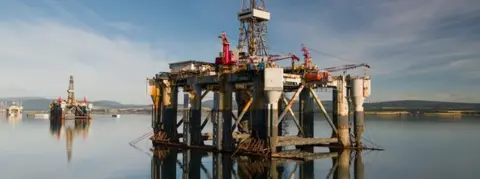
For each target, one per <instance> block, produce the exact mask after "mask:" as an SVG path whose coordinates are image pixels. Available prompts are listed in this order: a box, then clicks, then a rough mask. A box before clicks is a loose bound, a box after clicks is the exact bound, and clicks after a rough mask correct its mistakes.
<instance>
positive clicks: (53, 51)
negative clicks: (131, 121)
mask: <svg viewBox="0 0 480 179" xmlns="http://www.w3.org/2000/svg"><path fill="white" fill-rule="evenodd" d="M110 35H111V34H110ZM0 39H2V40H0V59H1V65H0V75H1V76H3V78H2V79H3V80H2V83H3V84H2V88H0V94H2V95H8V96H47V97H56V96H59V95H61V96H65V95H66V88H67V87H68V78H69V75H71V74H72V75H74V78H75V88H76V92H77V93H76V95H77V97H79V98H81V97H83V96H84V95H85V96H87V98H89V99H91V100H99V99H111V100H120V101H122V102H124V103H148V102H149V97H148V96H147V95H146V92H145V78H146V77H149V76H152V75H153V74H154V73H156V72H158V71H161V70H167V68H168V66H167V64H165V62H164V61H163V60H164V59H165V58H166V54H165V53H163V52H162V51H160V50H156V49H152V48H151V47H150V45H149V44H146V43H139V42H134V41H131V40H129V39H126V38H123V37H121V36H117V37H115V38H109V37H106V36H104V35H102V34H100V33H98V32H94V31H91V30H86V29H83V28H77V27H74V26H71V25H65V24H62V23H59V22H57V21H54V20H37V21H5V22H0ZM26 92H28V94H27V93H26Z"/></svg>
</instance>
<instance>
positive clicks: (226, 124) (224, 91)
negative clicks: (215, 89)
mask: <svg viewBox="0 0 480 179" xmlns="http://www.w3.org/2000/svg"><path fill="white" fill-rule="evenodd" d="M232 93H233V86H232V84H231V83H230V82H229V76H223V79H222V82H221V86H220V95H219V99H220V105H219V107H220V112H221V114H222V115H221V119H220V120H221V121H222V123H223V126H221V128H223V129H222V130H223V133H222V139H221V145H222V150H226V151H232V150H233V137H232Z"/></svg>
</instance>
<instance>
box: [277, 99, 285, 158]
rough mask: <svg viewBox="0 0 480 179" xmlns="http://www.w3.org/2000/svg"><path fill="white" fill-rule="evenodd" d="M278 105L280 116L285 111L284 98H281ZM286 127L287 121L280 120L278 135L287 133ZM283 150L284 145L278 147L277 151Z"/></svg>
mask: <svg viewBox="0 0 480 179" xmlns="http://www.w3.org/2000/svg"><path fill="white" fill-rule="evenodd" d="M277 105H278V107H277V108H278V116H280V114H282V112H283V101H282V99H280V100H279V101H278V104H277ZM286 127H287V125H286V121H283V122H279V124H278V136H283V135H285V133H286ZM282 150H283V147H277V152H281V151H282Z"/></svg>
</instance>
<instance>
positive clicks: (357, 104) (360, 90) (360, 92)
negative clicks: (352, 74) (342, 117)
mask: <svg viewBox="0 0 480 179" xmlns="http://www.w3.org/2000/svg"><path fill="white" fill-rule="evenodd" d="M350 84H351V85H350V86H351V88H350V89H351V92H350V94H351V98H352V102H353V105H354V108H355V113H354V116H353V119H354V121H353V122H354V126H355V127H354V133H355V141H356V143H355V144H356V147H357V148H361V147H362V135H363V131H364V128H365V127H364V126H365V125H364V123H365V121H364V116H365V115H364V112H363V102H364V101H365V97H367V96H369V93H370V92H369V89H370V79H363V78H354V79H351V80H350Z"/></svg>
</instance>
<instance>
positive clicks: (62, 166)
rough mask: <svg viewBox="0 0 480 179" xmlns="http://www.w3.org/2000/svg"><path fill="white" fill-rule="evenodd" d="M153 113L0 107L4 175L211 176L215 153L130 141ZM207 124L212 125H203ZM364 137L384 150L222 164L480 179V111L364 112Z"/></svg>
mask: <svg viewBox="0 0 480 179" xmlns="http://www.w3.org/2000/svg"><path fill="white" fill-rule="evenodd" d="M150 119H151V118H150V116H148V115H122V116H121V117H120V118H111V117H109V116H95V117H94V119H93V120H92V121H91V122H90V123H81V122H77V123H75V122H73V121H68V122H65V124H56V123H53V124H51V123H50V121H49V120H46V119H29V118H26V116H23V117H22V118H7V117H4V116H3V114H2V116H1V117H0V178H2V179H17V178H18V179H23V178H27V179H30V178H42V179H43V178H45V179H57V178H58V179H77V178H78V179H117V178H118V179H122V178H125V179H127V178H128V179H141V178H154V177H153V176H152V175H154V176H155V175H158V173H159V172H160V170H161V169H162V170H161V172H164V174H163V175H164V177H162V178H182V172H183V171H182V168H185V173H187V175H188V173H189V172H190V178H209V177H211V176H213V170H212V168H213V164H214V163H215V162H213V160H212V157H211V156H206V157H203V158H202V159H201V161H202V162H201V164H200V163H198V166H201V168H200V167H198V168H196V167H195V166H196V165H190V166H188V167H184V166H183V167H180V165H181V164H182V161H183V159H182V158H183V157H182V154H178V157H177V158H178V161H174V162H173V163H172V162H171V161H170V163H171V165H170V166H169V167H170V168H168V167H166V168H160V167H159V164H160V163H161V162H162V161H160V160H158V159H155V158H152V155H151V152H149V148H150V147H151V144H150V143H149V141H148V139H146V140H141V141H138V142H137V143H136V144H135V145H134V146H135V147H132V146H130V145H129V142H131V141H133V140H135V139H136V138H138V137H140V136H142V135H143V134H145V133H148V132H149V131H150V125H151V122H150ZM180 129H181V127H180ZM315 129H316V132H315V135H316V136H317V137H322V136H324V137H325V136H328V135H329V134H330V129H329V127H328V125H327V123H326V122H325V121H324V119H323V118H320V117H318V119H316V122H315ZM208 130H211V126H207V127H206V129H204V131H203V132H208ZM289 133H290V135H294V134H296V130H295V125H294V123H289ZM365 138H366V139H367V140H368V142H367V141H365V144H367V145H369V146H372V147H374V146H376V145H378V146H380V147H381V148H384V149H385V151H372V152H362V153H361V155H360V153H359V154H358V155H357V157H355V156H356V154H355V153H354V154H351V155H350V156H348V157H350V160H351V163H350V164H348V162H343V164H342V163H340V164H339V162H338V160H332V159H330V158H325V159H318V160H315V161H313V162H310V163H303V164H297V163H291V162H287V163H278V164H277V172H275V173H274V172H270V168H269V166H266V165H258V163H257V164H255V163H251V164H248V163H247V165H245V163H242V164H241V165H237V164H234V165H233V166H232V165H230V163H229V162H231V161H232V160H234V159H232V158H230V156H224V159H225V161H224V163H223V164H222V161H220V162H219V163H220V164H222V165H221V166H222V167H224V168H227V169H228V168H229V167H230V168H231V169H232V170H233V171H231V178H248V177H247V176H249V175H255V176H256V178H266V176H267V175H278V176H279V178H290V177H293V178H300V176H303V177H304V178H315V179H317V178H328V177H330V178H352V179H353V178H362V177H363V178H379V179H384V178H385V179H387V178H388V179H397V178H398V179H400V178H402V179H403V178H408V179H417V178H418V179H426V178H432V179H451V178H455V179H478V178H480V154H479V151H480V118H479V117H467V116H463V117H461V118H459V117H455V118H454V117H418V116H403V117H400V116H391V117H379V116H366V131H365ZM67 141H70V142H67ZM318 150H319V151H322V150H324V149H322V148H320V149H318ZM190 154H191V155H192V156H193V157H192V156H190V157H191V158H195V156H194V155H195V154H194V153H190ZM344 154H345V153H343V154H342V155H344ZM358 156H361V157H358ZM174 158H175V157H174ZM360 158H361V161H360ZM225 162H226V163H225ZM165 163H168V162H165ZM256 166H257V167H256ZM258 166H260V167H258ZM332 167H333V168H334V169H333V170H332ZM362 167H363V168H362ZM187 168H188V169H187ZM355 168H357V170H356V171H355ZM227 171H228V170H227ZM292 171H293V173H292ZM192 172H193V173H192ZM362 172H363V173H362ZM224 175H225V176H229V174H225V173H224ZM262 175H263V176H262ZM235 176H237V177H235ZM158 178H160V177H158ZM223 178H227V177H223Z"/></svg>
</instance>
